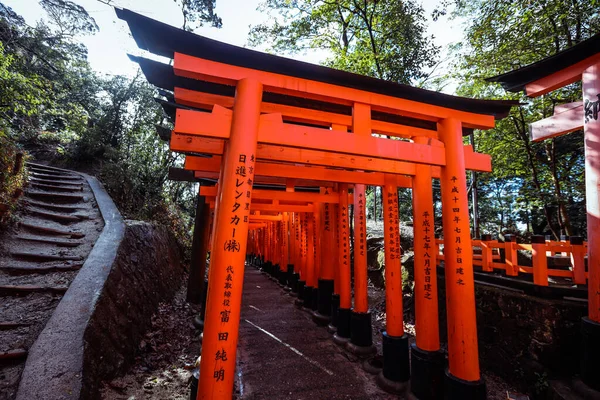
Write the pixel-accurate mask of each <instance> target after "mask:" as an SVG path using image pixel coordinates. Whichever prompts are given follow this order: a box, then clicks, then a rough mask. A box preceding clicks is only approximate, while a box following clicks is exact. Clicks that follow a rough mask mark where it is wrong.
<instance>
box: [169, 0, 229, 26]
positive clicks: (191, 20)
mask: <svg viewBox="0 0 600 400" xmlns="http://www.w3.org/2000/svg"><path fill="white" fill-rule="evenodd" d="M173 1H175V3H177V5H178V6H179V8H180V9H181V13H182V14H183V29H185V30H187V31H192V30H194V29H195V28H198V27H201V26H203V25H204V24H205V23H209V24H210V25H211V26H213V27H215V28H220V27H221V26H222V25H223V21H221V18H220V17H219V16H218V15H217V14H215V6H216V0H173ZM190 24H193V25H190Z"/></svg>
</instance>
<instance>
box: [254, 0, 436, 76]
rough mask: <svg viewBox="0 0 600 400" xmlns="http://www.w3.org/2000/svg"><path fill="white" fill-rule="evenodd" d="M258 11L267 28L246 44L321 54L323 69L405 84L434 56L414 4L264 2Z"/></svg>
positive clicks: (389, 0) (330, 0)
mask: <svg viewBox="0 0 600 400" xmlns="http://www.w3.org/2000/svg"><path fill="white" fill-rule="evenodd" d="M260 9H261V11H263V12H265V13H266V14H268V15H269V16H270V18H269V22H266V23H263V24H261V25H256V26H253V27H251V30H250V44H252V45H254V46H258V45H261V44H263V43H265V42H266V43H271V44H272V50H273V51H275V52H285V53H292V54H293V53H297V52H299V51H303V50H308V49H320V50H324V49H325V50H328V51H329V52H330V53H331V54H332V55H331V57H329V58H328V59H327V61H326V62H325V64H326V65H328V66H331V67H334V68H338V69H342V70H346V71H350V72H355V73H359V74H363V75H369V76H374V77H378V78H382V79H387V80H390V81H394V82H401V83H410V82H411V81H412V80H415V79H419V78H423V77H424V76H425V74H424V72H423V69H424V68H428V67H432V66H433V65H434V64H435V61H436V58H437V55H438V52H439V49H438V48H437V47H436V46H434V45H433V44H432V38H431V37H428V36H426V32H425V30H426V29H425V18H424V17H423V9H422V8H421V7H420V6H419V5H418V4H417V3H416V2H415V1H413V0H408V1H393V0H383V1H356V0H297V1H289V0H266V1H265V2H264V3H262V4H261V6H260Z"/></svg>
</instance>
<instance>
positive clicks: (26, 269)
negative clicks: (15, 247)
mask: <svg viewBox="0 0 600 400" xmlns="http://www.w3.org/2000/svg"><path fill="white" fill-rule="evenodd" d="M81 267H83V264H81V263H78V264H68V265H47V266H45V265H38V266H35V267H31V266H26V265H5V266H1V267H0V270H2V271H4V272H7V273H9V274H13V275H25V274H46V273H51V272H66V271H78V270H80V269H81Z"/></svg>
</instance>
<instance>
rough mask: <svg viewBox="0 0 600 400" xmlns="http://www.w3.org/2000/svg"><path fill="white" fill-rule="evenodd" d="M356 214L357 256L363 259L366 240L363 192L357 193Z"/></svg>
mask: <svg viewBox="0 0 600 400" xmlns="http://www.w3.org/2000/svg"><path fill="white" fill-rule="evenodd" d="M356 211H357V212H358V224H359V231H360V234H359V237H358V251H359V254H360V255H361V256H362V257H364V255H365V248H366V240H367V238H366V237H365V236H366V233H365V232H366V231H367V228H366V225H365V224H366V221H365V196H364V193H363V191H360V192H359V193H358V209H357V210H356Z"/></svg>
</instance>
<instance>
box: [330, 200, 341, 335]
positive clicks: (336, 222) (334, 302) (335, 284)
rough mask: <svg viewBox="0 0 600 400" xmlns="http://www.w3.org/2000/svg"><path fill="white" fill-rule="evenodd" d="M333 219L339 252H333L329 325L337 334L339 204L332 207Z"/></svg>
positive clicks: (335, 244) (339, 264)
mask: <svg viewBox="0 0 600 400" xmlns="http://www.w3.org/2000/svg"><path fill="white" fill-rule="evenodd" d="M331 215H332V218H333V224H332V227H333V228H332V229H333V232H334V239H333V240H334V241H333V244H334V246H335V247H334V248H335V249H337V251H335V250H334V251H332V259H333V262H334V264H333V267H334V274H333V275H334V281H333V294H332V295H331V322H330V323H329V325H327V330H328V331H329V333H335V332H336V331H337V321H338V311H339V309H340V266H341V265H342V259H341V258H340V250H339V249H340V246H341V242H340V237H341V235H340V218H339V216H340V207H339V204H334V205H333V206H332V213H331Z"/></svg>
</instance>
